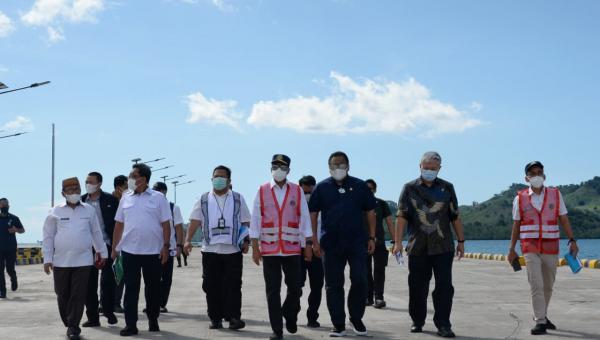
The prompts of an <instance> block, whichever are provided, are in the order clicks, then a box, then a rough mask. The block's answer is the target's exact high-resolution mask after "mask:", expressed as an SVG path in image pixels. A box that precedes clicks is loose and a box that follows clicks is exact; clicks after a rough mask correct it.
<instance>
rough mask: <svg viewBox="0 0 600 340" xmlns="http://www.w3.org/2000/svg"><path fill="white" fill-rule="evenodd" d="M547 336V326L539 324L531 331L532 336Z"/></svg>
mask: <svg viewBox="0 0 600 340" xmlns="http://www.w3.org/2000/svg"><path fill="white" fill-rule="evenodd" d="M542 334H546V324H544V323H538V324H536V325H535V327H533V328H532V329H531V335H542Z"/></svg>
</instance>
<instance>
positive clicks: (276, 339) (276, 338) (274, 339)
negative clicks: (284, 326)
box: [269, 332, 283, 340]
mask: <svg viewBox="0 0 600 340" xmlns="http://www.w3.org/2000/svg"><path fill="white" fill-rule="evenodd" d="M282 339H283V332H273V334H271V336H270V337H269V340H282Z"/></svg>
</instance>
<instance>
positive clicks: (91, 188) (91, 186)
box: [85, 184, 98, 195]
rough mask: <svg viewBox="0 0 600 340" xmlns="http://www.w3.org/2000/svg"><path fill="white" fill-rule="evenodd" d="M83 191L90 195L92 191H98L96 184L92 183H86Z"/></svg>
mask: <svg viewBox="0 0 600 340" xmlns="http://www.w3.org/2000/svg"><path fill="white" fill-rule="evenodd" d="M85 191H86V192H87V193H88V194H90V195H91V194H94V193H96V191H98V186H97V185H94V184H86V185H85Z"/></svg>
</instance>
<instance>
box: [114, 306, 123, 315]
mask: <svg viewBox="0 0 600 340" xmlns="http://www.w3.org/2000/svg"><path fill="white" fill-rule="evenodd" d="M124 312H125V310H123V307H121V306H115V313H119V314H123V313H124Z"/></svg>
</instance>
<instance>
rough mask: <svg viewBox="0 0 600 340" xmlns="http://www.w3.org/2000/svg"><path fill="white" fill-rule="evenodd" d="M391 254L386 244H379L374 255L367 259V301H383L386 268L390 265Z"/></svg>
mask: <svg viewBox="0 0 600 340" xmlns="http://www.w3.org/2000/svg"><path fill="white" fill-rule="evenodd" d="M388 257H389V252H388V250H387V248H386V246H385V243H381V244H377V246H376V247H375V252H374V253H373V255H368V257H367V299H368V300H369V301H373V296H375V300H383V289H384V286H385V267H386V266H387V264H388Z"/></svg>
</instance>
